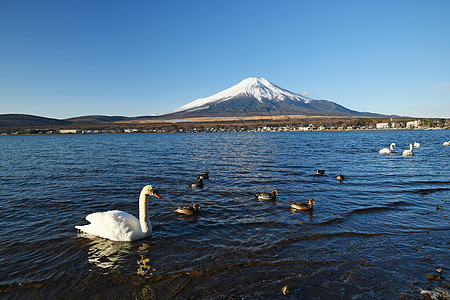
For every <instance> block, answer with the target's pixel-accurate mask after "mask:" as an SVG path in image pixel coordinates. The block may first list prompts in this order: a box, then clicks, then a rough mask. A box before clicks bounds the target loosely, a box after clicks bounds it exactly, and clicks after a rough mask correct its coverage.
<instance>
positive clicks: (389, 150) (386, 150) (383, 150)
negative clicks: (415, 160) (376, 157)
mask: <svg viewBox="0 0 450 300" xmlns="http://www.w3.org/2000/svg"><path fill="white" fill-rule="evenodd" d="M394 147H397V146H396V145H395V143H392V144H391V145H390V146H389V148H383V149H381V150H380V151H378V152H380V153H381V154H390V153H394Z"/></svg>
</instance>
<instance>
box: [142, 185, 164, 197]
mask: <svg viewBox="0 0 450 300" xmlns="http://www.w3.org/2000/svg"><path fill="white" fill-rule="evenodd" d="M141 193H144V194H146V195H153V196H155V197H156V198H159V199H162V198H161V196H160V195H159V193H158V191H157V190H155V189H154V188H153V186H152V185H146V186H144V187H143V188H142V191H141Z"/></svg>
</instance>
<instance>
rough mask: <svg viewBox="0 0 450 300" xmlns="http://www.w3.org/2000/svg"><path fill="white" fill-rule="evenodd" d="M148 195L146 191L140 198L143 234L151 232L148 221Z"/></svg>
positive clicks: (140, 220) (140, 219)
mask: <svg viewBox="0 0 450 300" xmlns="http://www.w3.org/2000/svg"><path fill="white" fill-rule="evenodd" d="M148 196H149V195H148V194H146V193H145V192H144V191H142V192H141V195H140V196H139V223H140V224H141V230H142V232H147V231H148V230H149V220H148V205H147V202H148Z"/></svg>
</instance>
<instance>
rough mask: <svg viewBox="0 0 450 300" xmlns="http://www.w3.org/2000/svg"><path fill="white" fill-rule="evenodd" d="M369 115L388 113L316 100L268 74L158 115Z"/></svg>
mask: <svg viewBox="0 0 450 300" xmlns="http://www.w3.org/2000/svg"><path fill="white" fill-rule="evenodd" d="M289 114H298V115H306V116H311V115H318V116H320V115H321V116H369V117H383V116H386V115H382V114H376V113H365V112H359V111H355V110H351V109H348V108H346V107H344V106H342V105H340V104H337V103H335V102H332V101H328V100H315V99H311V98H309V97H306V96H303V95H300V94H296V93H293V92H290V91H288V90H286V89H283V88H281V87H279V86H277V85H275V84H273V83H271V82H270V81H268V80H267V79H265V78H261V77H249V78H246V79H244V80H242V81H241V82H239V83H238V84H236V85H234V86H232V87H230V88H227V89H225V90H223V91H221V92H218V93H216V94H214V95H212V96H209V97H206V98H199V99H196V100H194V101H192V102H190V103H187V104H185V105H183V106H181V107H179V108H177V109H175V110H173V111H171V112H169V113H166V114H162V115H160V116H159V118H180V117H183V118H188V117H214V116H251V115H289Z"/></svg>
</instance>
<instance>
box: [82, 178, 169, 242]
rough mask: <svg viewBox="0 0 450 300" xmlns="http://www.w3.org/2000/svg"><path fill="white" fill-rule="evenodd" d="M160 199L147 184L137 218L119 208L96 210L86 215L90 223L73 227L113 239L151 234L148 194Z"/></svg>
mask: <svg viewBox="0 0 450 300" xmlns="http://www.w3.org/2000/svg"><path fill="white" fill-rule="evenodd" d="M149 195H153V196H155V197H158V198H159V199H162V198H161V196H159V194H158V191H156V190H154V189H153V186H151V185H147V186H144V188H143V189H142V191H141V195H140V197H139V219H137V218H136V217H135V216H133V215H131V214H129V213H127V212H124V211H120V210H109V211H105V212H96V213H92V214H89V215H88V216H87V217H86V220H88V221H89V222H90V223H91V224H88V225H81V226H75V228H77V229H79V230H81V231H83V232H86V233H89V234H92V235H96V236H99V237H103V238H106V239H110V240H113V241H134V240H139V239H142V238H145V237H148V236H150V235H151V234H152V225H151V224H150V221H149V219H148V206H147V202H148V196H149Z"/></svg>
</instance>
